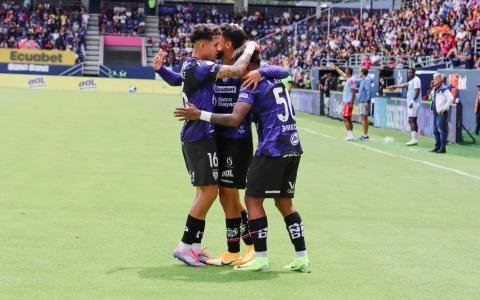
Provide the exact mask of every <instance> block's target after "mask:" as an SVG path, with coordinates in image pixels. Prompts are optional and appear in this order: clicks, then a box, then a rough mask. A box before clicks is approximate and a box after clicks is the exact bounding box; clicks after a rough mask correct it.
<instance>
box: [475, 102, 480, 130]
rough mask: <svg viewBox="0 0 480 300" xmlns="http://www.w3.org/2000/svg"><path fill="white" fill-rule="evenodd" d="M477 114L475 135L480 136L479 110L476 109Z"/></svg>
mask: <svg viewBox="0 0 480 300" xmlns="http://www.w3.org/2000/svg"><path fill="white" fill-rule="evenodd" d="M478 110H479V112H477V126H476V127H475V134H476V135H479V134H480V108H478Z"/></svg>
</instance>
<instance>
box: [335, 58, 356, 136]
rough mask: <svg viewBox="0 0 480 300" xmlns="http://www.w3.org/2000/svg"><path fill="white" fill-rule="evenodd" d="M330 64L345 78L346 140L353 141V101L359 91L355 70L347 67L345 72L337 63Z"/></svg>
mask: <svg viewBox="0 0 480 300" xmlns="http://www.w3.org/2000/svg"><path fill="white" fill-rule="evenodd" d="M330 66H331V67H332V68H334V69H335V71H337V73H338V75H340V76H341V79H342V80H345V85H344V86H343V98H342V101H343V122H344V123H345V128H346V129H347V137H346V138H345V139H344V141H347V142H351V141H353V123H352V112H353V103H354V102H355V95H356V93H357V85H356V83H355V78H353V70H352V69H351V68H347V69H346V70H345V72H343V71H342V70H340V68H338V67H337V66H336V65H335V64H333V63H330Z"/></svg>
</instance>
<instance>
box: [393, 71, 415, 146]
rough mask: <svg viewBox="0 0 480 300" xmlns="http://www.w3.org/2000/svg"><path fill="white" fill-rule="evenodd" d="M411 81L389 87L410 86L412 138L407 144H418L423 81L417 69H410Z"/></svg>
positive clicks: (401, 87) (408, 95) (408, 93)
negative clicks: (418, 120)
mask: <svg viewBox="0 0 480 300" xmlns="http://www.w3.org/2000/svg"><path fill="white" fill-rule="evenodd" d="M408 78H409V81H408V82H406V83H403V84H397V85H391V86H389V87H387V88H388V89H394V88H400V89H404V88H408V90H407V106H408V123H409V124H410V134H411V136H412V139H411V140H410V141H409V142H408V143H407V144H406V145H407V146H416V145H418V123H417V116H418V111H419V110H420V106H421V105H422V81H421V80H420V78H419V77H418V76H416V74H415V69H414V68H410V69H408Z"/></svg>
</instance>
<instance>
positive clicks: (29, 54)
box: [0, 49, 75, 66]
mask: <svg viewBox="0 0 480 300" xmlns="http://www.w3.org/2000/svg"><path fill="white" fill-rule="evenodd" d="M0 62H2V63H20V64H38V65H69V66H73V65H74V64H75V53H74V52H73V51H60V50H37V49H0Z"/></svg>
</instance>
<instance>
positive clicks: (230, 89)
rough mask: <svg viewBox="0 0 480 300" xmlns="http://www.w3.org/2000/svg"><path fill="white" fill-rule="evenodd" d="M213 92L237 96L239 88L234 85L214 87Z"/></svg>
mask: <svg viewBox="0 0 480 300" xmlns="http://www.w3.org/2000/svg"><path fill="white" fill-rule="evenodd" d="M213 91H214V92H215V93H223V94H235V93H236V92H237V87H236V86H234V85H226V86H218V85H214V86H213Z"/></svg>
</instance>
